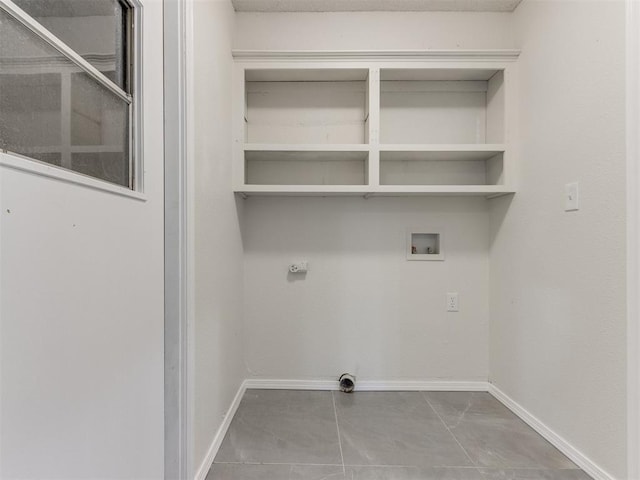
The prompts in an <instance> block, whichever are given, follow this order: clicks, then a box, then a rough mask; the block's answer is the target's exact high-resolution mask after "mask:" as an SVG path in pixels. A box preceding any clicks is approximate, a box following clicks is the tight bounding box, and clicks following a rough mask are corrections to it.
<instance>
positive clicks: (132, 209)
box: [0, 1, 164, 479]
mask: <svg viewBox="0 0 640 480" xmlns="http://www.w3.org/2000/svg"><path fill="white" fill-rule="evenodd" d="M144 3H145V29H144V35H145V37H144V42H145V45H146V48H145V56H144V59H145V65H144V71H145V85H144V88H145V96H144V99H145V103H144V116H145V138H144V149H145V159H144V160H145V195H146V197H147V200H146V201H140V200H136V199H132V198H127V197H122V196H117V195H113V194H111V193H107V192H104V191H99V190H93V189H89V188H86V187H83V186H79V185H74V184H69V183H64V182H61V181H59V180H54V179H51V178H45V177H42V176H36V175H33V174H30V173H25V172H22V171H17V170H13V169H10V168H7V167H6V166H2V165H0V212H1V213H0V222H1V223H0V228H1V230H0V386H1V391H0V424H1V428H0V442H1V444H0V446H1V448H0V477H2V478H29V479H34V478H60V479H71V478H98V477H99V478H112V479H115V478H122V479H130V478H139V479H142V478H161V477H162V475H163V420H164V419H163V400H162V399H163V385H164V377H163V327H164V325H163V240H162V239H163V211H164V206H163V176H162V163H163V151H162V142H161V141H160V142H159V141H158V139H159V138H162V101H159V99H161V98H162V51H161V49H157V48H153V46H154V45H161V44H162V6H161V3H160V2H151V1H146V2H144Z"/></svg>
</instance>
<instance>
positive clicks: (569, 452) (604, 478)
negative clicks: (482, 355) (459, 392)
mask: <svg viewBox="0 0 640 480" xmlns="http://www.w3.org/2000/svg"><path fill="white" fill-rule="evenodd" d="M489 393H490V394H491V395H493V396H494V397H495V398H496V399H497V400H498V401H499V402H501V403H502V404H504V406H506V407H507V408H508V409H509V410H511V411H512V412H513V413H514V414H516V415H517V416H518V417H519V418H520V419H521V420H522V421H524V422H525V423H526V424H527V425H529V426H530V427H531V428H533V429H534V430H535V431H536V432H538V433H539V434H540V435H542V436H543V437H544V438H545V439H546V440H547V441H548V442H549V443H551V444H552V445H553V446H554V447H556V448H557V449H558V450H560V451H561V452H562V453H563V454H565V455H566V456H567V457H569V459H570V460H571V461H572V462H573V463H575V464H576V465H577V466H578V467H580V468H581V469H582V470H584V471H585V472H586V473H587V474H588V475H590V476H591V477H593V478H594V479H595V480H615V477H614V476H612V475H611V474H609V473H607V472H606V471H605V470H604V469H602V468H601V467H600V466H598V465H597V464H596V463H595V462H594V461H592V460H591V459H590V458H589V457H587V456H586V455H585V454H584V453H582V452H581V451H580V450H578V449H577V448H576V447H574V446H573V445H571V443H569V442H568V441H567V440H566V439H564V438H563V437H562V436H560V435H558V434H557V433H556V432H555V431H553V430H552V429H551V428H549V427H548V426H547V425H545V424H544V423H543V422H542V421H541V420H540V419H538V418H537V417H536V416H535V415H533V414H532V413H530V412H529V411H528V410H527V409H525V408H524V407H523V406H522V405H520V404H519V403H518V402H516V401H515V400H513V399H512V398H511V397H509V396H508V395H507V394H506V393H504V392H503V391H502V390H500V389H499V388H498V387H496V386H495V385H492V384H490V385H489ZM629 478H633V477H629Z"/></svg>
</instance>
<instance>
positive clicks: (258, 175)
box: [234, 51, 517, 197]
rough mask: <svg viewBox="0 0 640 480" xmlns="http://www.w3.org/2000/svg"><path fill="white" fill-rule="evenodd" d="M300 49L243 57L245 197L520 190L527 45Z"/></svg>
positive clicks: (237, 150) (241, 170)
mask: <svg viewBox="0 0 640 480" xmlns="http://www.w3.org/2000/svg"><path fill="white" fill-rule="evenodd" d="M289 53H290V54H289V55H284V54H283V52H276V53H275V54H274V55H273V56H272V57H270V56H269V54H268V52H255V55H254V56H251V55H249V54H248V53H247V52H240V53H239V54H238V55H237V56H236V72H235V79H234V98H235V103H236V107H237V108H236V109H235V113H234V145H235V146H234V158H235V161H234V165H235V168H234V190H235V191H236V192H238V193H242V194H244V195H366V196H376V195H385V196H387V195H480V196H485V197H493V196H497V195H502V194H508V193H514V191H515V190H514V188H513V186H512V185H511V182H512V178H511V171H512V163H513V161H514V159H513V155H512V152H511V149H510V141H509V138H508V134H509V132H510V128H508V126H507V119H509V118H514V117H515V115H513V114H512V113H509V112H511V111H512V109H513V102H512V101H511V95H512V94H511V91H512V89H511V87H510V85H511V83H513V75H514V74H515V73H514V71H512V70H513V69H512V67H513V62H514V61H515V60H516V58H517V52H513V51H508V52H507V51H505V52H496V51H487V52H484V53H483V52H465V54H464V55H462V56H461V55H459V54H457V53H456V52H449V53H450V55H448V54H447V52H442V51H438V52H434V53H433V55H430V52H413V53H412V54H410V52H399V55H398V56H397V57H394V56H393V52H381V53H380V55H379V56H376V55H375V54H373V53H371V52H366V53H362V52H361V53H362V54H361V55H360V56H358V53H357V52H353V53H351V54H348V55H347V54H346V53H345V52H342V53H340V54H339V55H338V54H336V53H335V52H334V55H327V53H326V52H315V53H314V52H307V53H306V54H305V55H303V54H301V53H300V52H289ZM294 53H295V54H294Z"/></svg>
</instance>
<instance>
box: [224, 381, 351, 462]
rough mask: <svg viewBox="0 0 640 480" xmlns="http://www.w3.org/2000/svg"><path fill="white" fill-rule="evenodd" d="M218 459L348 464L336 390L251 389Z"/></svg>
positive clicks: (231, 426)
mask: <svg viewBox="0 0 640 480" xmlns="http://www.w3.org/2000/svg"><path fill="white" fill-rule="evenodd" d="M215 461H216V462H222V463H224V462H231V463H235V462H240V463H290V464H327V465H336V464H342V458H341V455H340V443H339V439H338V430H337V426H336V420H335V412H334V408H333V399H332V395H331V392H307V391H283V390H280V391H278V390H249V391H248V392H247V394H246V395H245V397H243V400H242V402H241V404H240V407H239V408H238V411H237V412H236V415H235V416H234V418H233V421H232V422H231V425H230V427H229V430H228V432H227V435H226V436H225V438H224V441H223V442H222V445H221V447H220V450H219V451H218V455H217V456H216V460H215Z"/></svg>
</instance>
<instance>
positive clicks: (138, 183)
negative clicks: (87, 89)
mask: <svg viewBox="0 0 640 480" xmlns="http://www.w3.org/2000/svg"><path fill="white" fill-rule="evenodd" d="M117 1H118V2H119V3H121V4H123V5H124V6H125V7H128V9H127V10H126V11H127V15H128V16H129V18H128V19H127V23H128V26H129V28H127V29H126V34H125V38H124V41H126V42H127V45H126V54H125V55H126V59H125V61H126V63H127V67H128V68H127V72H126V78H125V88H127V87H128V89H129V90H130V92H131V93H127V92H126V91H125V90H123V89H122V88H121V87H120V86H118V85H117V84H116V83H114V82H113V81H112V80H110V79H109V78H108V77H107V76H106V75H104V74H103V73H102V72H100V70H98V69H97V68H96V67H94V66H93V65H91V63H89V62H88V61H87V60H85V59H84V58H83V57H82V56H81V55H80V54H78V53H77V52H76V51H75V50H73V49H72V48H71V47H69V46H68V45H67V44H66V43H64V42H63V41H62V40H61V39H60V38H58V37H57V36H56V35H54V34H53V33H52V32H50V31H49V30H48V29H47V28H45V27H44V26H43V25H41V24H40V23H39V22H38V21H37V20H36V19H35V18H33V17H32V16H31V15H29V14H28V13H27V12H25V11H24V10H22V9H21V8H20V7H18V6H17V5H16V4H15V3H14V2H13V1H12V0H0V9H2V10H4V11H5V12H6V13H8V14H9V15H10V16H11V17H13V18H14V19H15V20H16V21H18V22H19V23H20V24H22V25H23V26H24V27H25V28H27V29H28V30H30V31H31V32H32V33H34V34H35V35H37V36H38V37H39V38H40V39H42V40H43V41H44V42H46V43H47V44H48V45H50V46H51V47H53V48H55V49H56V50H57V51H58V52H60V53H61V54H62V55H63V56H64V57H65V58H67V59H68V60H69V61H71V62H73V63H74V64H75V65H76V66H77V67H79V68H80V69H81V71H83V72H84V73H86V74H87V75H88V76H89V77H90V78H91V79H93V80H94V81H96V82H97V83H98V84H99V85H101V86H102V87H104V88H106V89H107V90H108V91H110V92H111V93H113V94H114V95H116V96H117V97H118V98H119V99H120V100H122V101H124V102H126V103H127V106H128V116H129V128H128V134H129V139H128V147H129V185H128V186H122V185H118V184H115V183H112V182H109V181H107V180H103V179H101V178H98V177H93V176H90V175H86V174H83V173H80V172H76V171H74V170H71V169H69V168H64V167H59V166H57V165H52V164H48V163H46V162H42V161H40V160H37V159H34V158H30V157H27V156H24V155H20V154H16V153H14V152H8V151H6V150H3V149H0V164H2V165H5V166H8V167H10V168H18V169H20V170H33V172H34V173H36V174H41V175H46V176H52V177H56V178H59V179H61V180H64V181H66V182H70V183H79V184H83V185H86V186H89V187H91V188H98V189H101V190H106V191H111V192H114V193H116V192H117V193H122V194H125V195H126V193H125V192H131V193H134V194H135V195H129V196H131V197H133V198H136V199H140V198H141V195H140V194H142V193H144V166H143V158H144V150H143V141H142V139H143V115H142V105H143V103H142V78H143V76H142V73H143V72H142V64H143V62H142V38H143V37H142V33H143V21H142V19H143V15H142V10H143V5H142V2H141V0H117ZM5 157H12V159H11V160H10V161H9V160H6V159H5ZM22 161H29V162H35V163H36V164H41V165H43V166H46V167H45V168H42V167H40V165H35V166H34V167H36V168H33V169H31V168H25V167H26V166H24V165H23V166H20V162H22ZM19 166H20V167H21V168H19ZM45 172H46V173H45ZM63 172H64V173H63ZM101 184H104V186H105V187H104V188H101V187H102V185H101ZM106 186H108V187H106ZM114 189H115V190H114ZM118 190H123V192H118Z"/></svg>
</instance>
